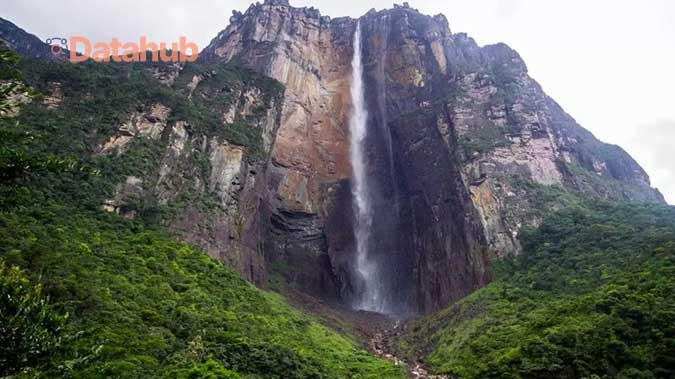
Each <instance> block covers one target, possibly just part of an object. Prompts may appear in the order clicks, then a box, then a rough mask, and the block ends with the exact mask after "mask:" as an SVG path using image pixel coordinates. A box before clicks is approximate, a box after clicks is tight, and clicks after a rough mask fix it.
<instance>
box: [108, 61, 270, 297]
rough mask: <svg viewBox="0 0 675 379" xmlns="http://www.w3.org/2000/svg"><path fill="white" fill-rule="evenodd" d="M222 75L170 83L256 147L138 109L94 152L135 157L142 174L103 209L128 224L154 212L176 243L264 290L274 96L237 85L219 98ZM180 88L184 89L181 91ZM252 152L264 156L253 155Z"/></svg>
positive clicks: (168, 112)
mask: <svg viewBox="0 0 675 379" xmlns="http://www.w3.org/2000/svg"><path fill="white" fill-rule="evenodd" d="M190 75H192V74H190ZM226 75H230V76H233V75H235V74H234V73H232V72H228V71H227V70H225V71H224V72H218V73H214V72H212V71H210V70H206V71H204V72H201V73H200V74H197V75H193V76H191V77H190V78H186V80H184V81H182V82H180V83H176V85H175V86H174V89H175V90H176V91H188V92H189V95H190V96H192V95H194V96H198V97H199V100H202V101H207V100H208V101H212V100H214V101H217V102H218V104H219V105H218V106H220V107H222V108H223V110H224V109H227V111H226V112H225V111H223V110H219V111H217V112H214V113H216V114H220V115H221V116H222V117H221V120H220V122H222V126H221V127H220V128H219V129H227V128H228V127H233V126H232V125H234V124H235V123H236V124H237V125H238V127H240V128H252V129H256V130H258V133H259V134H260V136H261V137H260V138H261V141H260V146H251V147H250V148H249V147H246V146H242V145H238V144H235V143H232V142H230V141H228V140H227V139H225V138H223V137H222V136H220V135H219V134H218V133H219V131H218V130H216V131H215V134H214V131H208V130H203V129H199V128H196V127H195V126H193V125H191V124H189V123H188V122H186V121H183V120H181V119H180V118H176V117H177V116H176V114H177V112H176V111H175V110H174V109H171V108H169V107H168V106H166V105H164V104H160V103H155V104H152V105H150V106H148V107H147V108H143V109H138V110H137V111H136V112H133V113H132V114H130V115H129V117H128V120H127V121H126V122H124V123H122V124H121V125H120V126H119V127H118V129H117V131H116V133H115V134H114V135H112V136H111V137H109V138H108V139H107V140H106V141H104V142H103V143H102V144H101V145H100V146H99V147H98V149H97V151H98V154H108V155H118V156H119V155H123V154H140V155H141V157H142V159H144V160H145V162H144V164H145V165H146V166H147V167H148V170H147V171H144V172H141V173H140V174H141V176H128V177H126V179H125V180H124V181H123V182H122V183H120V184H118V185H117V187H116V189H115V191H114V194H113V196H112V197H111V198H109V199H107V200H106V201H105V202H104V204H103V208H104V209H105V210H107V211H109V212H116V213H119V214H121V215H122V216H124V217H127V218H136V217H147V213H148V212H149V211H151V212H155V213H156V212H159V213H161V218H162V219H163V222H165V223H166V224H167V226H168V227H169V228H170V229H171V230H172V231H173V232H175V233H176V234H177V235H179V236H180V237H182V239H184V240H186V241H188V242H191V243H193V244H195V245H197V246H200V247H201V248H203V249H205V250H206V251H207V252H208V253H209V255H210V256H212V257H213V258H216V259H219V260H222V261H224V262H226V263H227V264H228V265H229V266H230V267H232V268H233V269H235V270H237V271H238V272H239V273H241V274H242V276H243V277H245V278H246V279H248V280H250V281H252V282H254V283H256V284H258V285H265V284H266V283H267V273H268V270H267V263H266V260H265V256H264V252H263V244H262V240H263V235H264V233H265V232H266V230H267V229H268V227H267V226H268V225H269V223H268V220H269V211H268V210H267V209H268V205H267V204H268V198H269V197H270V195H269V193H268V191H267V186H266V183H267V179H266V175H267V174H266V172H267V171H266V166H267V160H268V158H267V157H268V156H269V149H270V148H271V146H272V144H273V141H274V136H275V135H276V130H277V128H278V122H279V110H280V107H279V106H278V105H277V104H278V103H277V102H278V100H277V99H278V96H276V95H275V96H271V95H270V94H263V89H261V88H260V87H256V86H255V85H254V84H243V83H241V82H236V81H235V82H233V83H231V84H230V85H231V87H230V86H228V87H227V91H229V92H227V93H226V95H227V96H223V94H222V93H216V92H217V91H220V90H222V88H220V87H219V85H220V84H219V83H220V82H219V81H218V80H219V78H221V77H224V76H226ZM175 79H176V78H174V80H173V81H174V82H175V81H176V80H175ZM237 80H238V79H237ZM266 80H269V79H266ZM262 82H263V83H264V82H265V80H263V81H262ZM183 83H188V84H187V85H186V86H185V88H182V87H179V86H181V85H183ZM164 84H167V85H168V83H164ZM232 84H236V86H232ZM214 88H217V91H216V92H214ZM236 88H239V89H236ZM230 92H232V94H234V95H233V96H230V95H231V94H230ZM225 99H229V101H225ZM258 149H262V152H257V153H256V154H254V153H253V150H256V151H257V150H258Z"/></svg>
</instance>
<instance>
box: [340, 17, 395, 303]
mask: <svg viewBox="0 0 675 379" xmlns="http://www.w3.org/2000/svg"><path fill="white" fill-rule="evenodd" d="M351 98H352V112H351V117H350V120H349V132H350V154H349V158H350V161H351V165H352V170H353V179H352V199H353V203H354V213H355V215H354V218H355V222H354V234H355V235H354V237H355V238H354V240H355V243H356V254H355V256H356V261H355V269H356V272H357V274H358V275H359V276H360V278H359V279H360V282H361V283H362V284H361V287H362V288H359V291H358V292H359V293H358V294H357V298H356V300H355V304H354V307H355V308H356V309H362V310H368V311H374V312H381V313H386V311H387V309H386V305H385V299H384V296H383V293H382V292H383V288H382V287H383V281H382V277H381V275H380V272H379V267H378V264H377V263H376V262H375V261H373V260H372V259H371V257H369V254H368V253H369V248H368V247H369V245H370V237H371V233H370V230H371V226H372V222H373V209H372V204H371V201H370V193H369V190H370V188H369V185H368V173H367V172H366V158H365V155H364V147H365V142H366V135H367V129H366V126H367V121H368V111H367V110H366V108H365V98H364V93H363V66H362V63H361V24H360V23H359V22H358V21H357V24H356V31H355V32H354V56H353V58H352V82H351Z"/></svg>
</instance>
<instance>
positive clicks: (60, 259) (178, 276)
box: [0, 62, 403, 379]
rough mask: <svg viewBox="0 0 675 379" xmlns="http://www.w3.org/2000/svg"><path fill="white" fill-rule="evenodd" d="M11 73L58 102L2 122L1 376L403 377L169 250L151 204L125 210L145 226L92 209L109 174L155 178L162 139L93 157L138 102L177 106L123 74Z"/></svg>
mask: <svg viewBox="0 0 675 379" xmlns="http://www.w3.org/2000/svg"><path fill="white" fill-rule="evenodd" d="M21 67H22V72H23V74H24V75H25V77H26V78H27V80H29V82H30V83H33V84H35V85H37V86H38V87H39V89H40V90H42V91H47V90H48V89H49V88H48V85H49V83H50V82H52V81H57V82H59V83H61V90H62V92H63V95H64V96H63V103H62V104H61V106H59V107H58V108H57V109H47V108H46V107H44V106H43V105H41V104H40V101H33V103H32V104H30V105H27V106H25V107H24V109H23V110H22V111H21V113H20V114H19V116H17V117H14V118H5V119H1V120H0V131H1V132H2V135H3V136H5V135H6V136H11V137H12V138H3V139H0V152H1V153H2V155H1V156H0V157H1V158H2V160H0V163H2V164H0V178H1V179H2V180H0V193H1V194H2V202H1V203H0V241H2V243H1V244H0V261H1V262H3V263H2V264H1V265H0V295H1V296H2V299H0V331H2V335H0V345H1V346H2V347H0V377H16V378H54V377H68V378H102V377H114V378H226V379H233V378H250V379H256V378H280V379H281V378H284V379H285V378H336V379H337V378H373V379H375V378H401V377H402V376H403V374H402V372H401V371H400V369H399V368H396V367H394V366H393V365H392V364H390V363H388V362H386V361H383V360H380V359H377V358H375V357H373V356H371V355H369V354H368V353H367V352H366V351H364V350H363V349H362V348H360V347H359V346H358V345H357V344H356V343H355V342H354V341H352V340H351V339H349V338H347V337H345V336H341V335H339V334H338V333H336V332H335V331H332V330H330V329H328V328H326V327H324V326H322V325H321V324H320V323H319V322H317V321H316V320H315V319H313V318H312V317H309V316H306V315H303V314H301V313H300V312H298V311H296V310H294V309H293V308H292V307H290V306H289V305H288V304H287V303H286V302H285V301H284V300H283V298H281V297H280V296H279V295H276V294H272V293H268V292H264V291H261V290H258V289H256V288H255V287H253V286H252V285H251V284H249V283H248V282H246V281H244V280H243V279H241V278H240V277H239V276H237V275H236V274H234V273H233V272H232V271H231V270H229V269H228V268H226V267H225V266H224V265H223V264H222V263H221V262H218V261H215V260H212V259H210V258H209V257H208V256H207V255H206V254H205V253H203V252H201V251H198V250H196V249H194V248H192V247H190V246H188V245H185V244H183V243H180V242H177V241H175V240H174V239H173V238H172V236H171V235H169V234H168V232H167V231H166V230H164V228H163V227H162V226H161V223H160V222H159V221H160V220H159V219H158V218H157V217H150V216H151V214H152V213H153V212H151V210H152V209H154V208H156V204H155V203H153V202H152V201H148V200H147V199H138V204H131V205H130V206H138V207H140V208H143V209H144V210H145V211H146V212H145V214H146V215H148V217H143V215H141V217H137V218H136V219H135V220H127V219H124V218H122V217H120V216H118V215H116V214H109V213H106V212H104V211H102V210H101V205H102V200H103V199H105V198H106V197H107V196H110V194H111V193H112V191H113V189H114V187H115V185H116V184H117V183H119V182H121V181H122V179H123V178H125V177H126V176H128V175H133V174H139V175H140V174H144V175H148V172H147V171H148V170H150V171H152V170H154V169H156V164H157V162H158V160H159V159H160V158H161V154H162V151H163V149H164V145H163V144H164V143H165V142H163V141H161V140H151V139H143V138H141V139H137V140H135V141H134V142H133V143H131V144H130V145H129V147H128V149H127V151H126V152H125V153H124V154H119V155H97V154H95V146H97V145H98V144H100V143H101V141H104V140H106V139H107V138H109V136H110V135H112V134H113V133H114V132H115V130H116V128H117V126H118V125H119V124H120V123H121V122H123V121H125V120H126V118H127V117H128V115H129V113H130V112H133V111H134V110H136V109H137V107H142V106H145V105H149V104H151V103H154V102H155V101H159V102H162V103H164V102H167V104H169V105H174V106H175V104H176V103H171V101H172V99H173V100H174V101H187V100H185V99H182V100H180V99H177V98H172V95H171V93H170V92H171V91H170V89H168V88H166V89H165V88H164V87H162V86H160V85H159V84H157V83H156V82H155V81H154V79H152V78H151V77H149V76H147V75H146V74H145V73H144V72H143V71H142V70H138V71H136V70H135V69H134V68H133V67H124V66H123V65H115V64H94V63H85V64H78V65H69V64H60V63H49V64H48V65H45V64H43V63H39V62H25V63H24V64H23V65H22V66H21ZM176 96H179V95H176ZM37 100H39V98H38V99H37ZM191 122H194V125H193V127H194V128H202V127H204V129H200V130H202V132H203V133H208V130H207V129H208V128H206V126H205V125H200V124H199V121H198V120H196V121H194V120H193V121H191ZM16 157H19V158H21V160H18V159H15V158H16ZM5 158H7V159H5ZM46 158H50V159H51V158H53V159H56V160H57V161H58V162H66V163H67V164H58V165H45V164H42V163H40V162H45V161H46ZM17 162H19V163H20V164H19V165H17ZM26 162H27V163H26ZM35 162H38V163H40V164H35ZM71 162H72V164H71ZM24 163H25V164H24Z"/></svg>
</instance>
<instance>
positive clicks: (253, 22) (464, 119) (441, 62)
mask: <svg viewBox="0 0 675 379" xmlns="http://www.w3.org/2000/svg"><path fill="white" fill-rule="evenodd" d="M358 22H359V23H360V26H361V30H362V35H363V37H362V38H363V39H362V41H361V45H362V46H363V51H362V55H363V62H362V63H363V66H364V72H363V78H364V85H365V101H366V105H367V109H368V113H369V118H368V120H367V129H368V135H367V138H366V149H365V150H366V161H367V170H368V175H369V182H370V183H371V184H372V186H371V187H372V188H370V191H371V192H372V193H371V194H370V195H371V196H370V197H371V198H372V199H373V201H374V204H373V209H374V212H373V213H374V220H375V223H374V224H373V227H372V230H371V232H370V234H371V236H372V241H371V243H370V245H369V251H370V252H371V254H372V255H373V259H374V261H376V262H377V263H378V264H380V265H381V266H382V267H384V268H385V269H386V273H387V275H386V277H387V279H385V280H387V283H384V284H383V285H384V286H385V287H386V288H388V292H389V293H388V296H389V297H390V301H391V302H393V303H395V304H397V305H398V306H397V309H396V312H397V313H401V314H410V313H427V312H430V311H433V310H436V309H439V308H441V307H442V306H444V305H446V304H447V303H449V302H452V301H454V300H456V299H459V298H461V297H463V296H465V295H466V294H468V293H470V292H471V291H472V290H474V289H476V288H479V287H481V286H483V285H485V284H486V283H487V282H488V281H489V280H490V277H489V270H488V269H489V265H490V262H491V261H492V260H493V259H495V258H496V257H499V256H507V255H511V254H518V252H519V250H520V246H519V245H518V239H517V237H518V233H519V231H520V229H521V228H522V227H523V226H526V225H536V224H537V223H538V222H539V216H537V214H538V213H537V212H533V210H534V209H536V208H537V206H538V202H537V199H536V196H535V194H534V193H533V191H532V189H533V188H536V189H544V190H545V189H552V188H555V189H557V190H560V191H567V192H570V193H579V194H582V195H584V196H594V197H600V198H609V199H621V200H628V201H647V202H663V198H662V196H661V195H660V194H659V192H658V191H657V190H654V189H652V188H651V187H650V183H649V178H648V176H647V175H646V173H645V172H644V171H643V170H642V168H640V166H639V165H638V164H637V163H636V162H635V161H634V160H633V159H632V158H631V157H630V156H628V155H627V154H626V153H625V152H624V151H623V150H621V148H619V147H617V146H612V145H607V144H604V143H602V142H600V141H598V140H597V139H596V138H595V137H593V135H592V134H591V133H590V132H588V131H586V130H585V129H583V128H582V127H580V126H579V125H578V124H577V123H576V122H575V121H574V119H573V118H571V117H570V116H569V115H567V114H566V113H565V112H564V111H563V110H562V109H561V108H560V106H559V105H558V104H556V103H555V101H553V100H552V99H551V98H549V97H548V96H547V95H546V94H545V93H544V92H543V91H542V89H541V87H540V86H539V85H538V84H537V83H536V82H535V81H534V80H533V79H532V78H530V77H529V76H528V73H527V67H526V65H525V63H524V62H523V61H522V59H521V58H520V57H519V55H518V54H517V53H516V52H515V51H513V50H512V49H510V48H509V47H507V46H506V45H503V44H497V45H490V46H484V47H479V46H478V45H477V44H476V43H475V42H474V41H473V40H472V39H471V38H469V37H468V36H467V35H465V34H461V33H459V34H453V33H451V31H450V29H449V27H448V23H447V20H446V19H445V17H444V16H442V15H437V16H433V17H431V16H426V15H423V14H421V13H419V12H418V11H416V10H415V9H412V8H410V7H409V6H408V5H407V4H406V5H404V6H394V8H393V9H388V10H383V11H379V12H378V11H375V10H372V11H370V12H368V13H367V14H365V15H364V16H362V17H361V18H360V19H359V20H358ZM356 26H357V20H355V19H351V18H335V19H331V18H329V17H325V16H321V15H320V13H319V11H318V10H316V9H314V8H295V7H292V6H290V5H289V4H288V2H286V1H285V0H267V1H265V3H263V4H260V3H257V4H254V5H251V6H250V7H249V8H248V10H247V11H246V12H245V13H240V12H236V11H235V12H233V15H232V17H231V19H230V25H229V26H228V27H227V28H226V29H225V30H224V31H222V32H221V33H219V34H218V36H216V38H214V39H213V40H212V41H211V44H210V45H209V46H208V47H206V48H205V49H204V51H203V52H202V53H201V54H200V61H199V62H198V63H197V65H181V64H173V65H172V64H168V65H155V66H151V67H150V68H149V70H150V71H151V75H153V76H154V77H155V78H156V79H157V80H158V81H160V82H161V83H163V84H164V85H166V86H169V87H170V88H171V89H173V90H175V91H178V92H180V93H181V94H184V95H185V97H186V98H187V99H188V100H190V101H193V102H195V103H198V104H201V105H202V106H204V107H208V108H209V109H211V110H215V112H216V114H218V115H219V116H218V121H217V122H218V123H220V125H222V126H223V127H224V128H225V127H226V128H230V129H232V130H237V131H238V132H237V133H240V134H243V135H248V134H247V133H248V132H249V131H251V130H255V131H256V135H258V134H259V136H260V141H259V143H257V144H254V145H248V146H245V144H242V143H237V142H236V141H233V139H232V138H230V137H232V136H227V135H225V136H224V137H223V136H222V135H219V134H218V133H216V134H212V133H211V134H209V133H205V132H203V131H202V132H200V131H197V130H195V128H194V127H193V125H190V124H189V123H187V122H186V121H185V120H184V119H182V118H181V116H180V112H179V111H180V110H176V109H171V108H170V107H169V106H168V105H167V104H161V103H155V104H151V105H146V106H144V107H139V108H138V109H137V110H136V112H134V113H133V114H130V115H129V118H128V121H127V122H125V123H123V124H121V125H120V126H119V128H118V129H117V131H116V132H115V134H114V135H112V136H109V138H107V139H106V140H104V141H101V144H100V146H98V148H97V149H96V153H97V154H108V155H115V154H125V152H127V151H128V150H129V149H130V148H131V147H133V146H137V145H138V144H139V143H140V144H143V143H147V144H149V145H153V144H154V145H158V146H160V148H158V150H156V151H155V150H153V151H155V153H153V155H151V157H152V159H155V161H152V162H151V163H152V165H151V167H152V169H150V170H149V171H148V172H147V173H144V175H143V176H142V177H141V176H129V177H127V178H126V179H125V180H123V181H122V182H121V183H119V184H118V186H117V188H116V190H115V193H114V194H113V196H111V198H109V199H107V200H106V202H105V204H103V206H104V208H105V209H106V210H108V211H111V212H117V213H120V214H122V215H124V216H125V217H140V216H142V215H139V213H138V212H137V207H136V206H135V205H136V204H137V203H138V202H145V203H148V202H157V203H158V204H159V205H161V206H163V207H168V208H170V209H173V210H174V212H172V213H170V214H169V216H168V217H167V218H166V220H165V221H166V223H167V224H168V226H169V227H170V228H171V230H173V231H174V232H175V233H177V234H178V235H179V236H181V237H182V238H184V239H186V240H188V241H190V242H192V243H195V244H197V245H199V246H201V247H203V248H204V249H206V250H207V251H208V252H209V254H210V255H211V256H212V257H215V258H218V259H221V260H223V261H225V262H227V263H228V264H229V265H230V266H232V267H233V268H234V269H236V270H238V271H239V272H240V273H241V274H242V275H243V276H244V277H246V278H247V279H249V280H251V281H253V282H254V283H256V284H259V285H265V284H266V283H267V281H268V276H270V275H269V274H270V273H274V274H275V275H276V274H280V275H281V277H282V278H283V279H284V280H285V281H287V282H288V283H289V284H290V285H291V286H293V287H294V288H296V289H299V290H301V291H304V292H306V293H308V294H311V295H314V296H316V297H319V298H321V299H324V300H326V301H327V302H339V303H349V302H350V301H351V299H353V298H354V297H355V296H356V295H357V293H358V291H359V287H360V283H359V280H360V278H359V277H358V276H357V275H356V274H355V272H354V264H353V263H354V250H355V249H354V237H353V230H352V224H353V219H354V217H353V206H352V194H351V177H352V169H351V165H350V162H349V127H348V124H349V115H350V109H351V104H350V101H351V98H350V78H351V74H352V73H351V64H350V63H351V59H352V56H353V46H352V45H353V35H354V31H355V29H356ZM0 37H2V38H4V39H7V40H9V41H10V43H11V44H12V45H14V47H15V48H16V49H17V50H18V51H19V52H21V53H22V54H24V55H28V56H32V57H37V58H47V59H52V58H49V57H47V56H45V53H46V52H48V50H45V49H44V48H45V46H46V45H44V44H43V45H39V46H34V45H38V42H39V40H37V38H35V37H34V36H30V35H28V34H27V33H25V32H23V31H22V30H21V29H19V28H17V27H16V26H14V25H13V24H11V23H8V22H6V21H4V20H0ZM22 41H23V42H22ZM36 41H37V42H36ZM22 49H23V50H22ZM219 67H225V68H227V69H226V70H225V71H224V72H223V71H219V70H218V68H219ZM232 67H244V68H246V69H248V70H249V71H250V70H253V71H257V72H258V74H263V75H264V76H268V77H270V78H272V79H276V80H277V81H278V82H281V83H282V84H283V85H284V87H285V89H281V90H280V89H278V88H277V90H276V92H275V91H271V88H275V87H274V85H273V83H271V82H274V81H273V80H270V79H266V80H268V81H269V82H266V81H265V80H262V81H261V80H259V79H255V75H254V76H251V75H249V73H248V72H239V73H238V74H237V75H238V76H237V77H238V78H239V79H238V80H236V81H231V80H228V79H227V78H229V77H230V76H231V75H232V72H231V70H232ZM228 70H230V71H228ZM228 72H229V73H228ZM228 75H229V76H228ZM258 76H260V75H258ZM242 78H243V79H242ZM275 83H276V82H275ZM52 87H53V88H52V89H51V90H50V92H49V93H48V94H47V95H48V96H47V97H46V98H45V103H44V105H45V106H47V107H52V108H58V107H59V106H60V104H61V101H62V98H63V94H62V93H61V91H60V87H59V83H53V86H52ZM50 88H51V87H50ZM271 92H274V94H271ZM223 99H225V100H226V101H225V100H223ZM216 129H218V128H216ZM221 132H222V131H221ZM234 137H236V135H235V136H234ZM235 139H236V138H235ZM154 145H153V146H154ZM214 210H215V211H214Z"/></svg>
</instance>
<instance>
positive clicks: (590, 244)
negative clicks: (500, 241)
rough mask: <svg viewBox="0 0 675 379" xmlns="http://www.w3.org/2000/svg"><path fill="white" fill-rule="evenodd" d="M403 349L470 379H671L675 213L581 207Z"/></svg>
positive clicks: (545, 228) (537, 234) (420, 326)
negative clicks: (493, 279)
mask: <svg viewBox="0 0 675 379" xmlns="http://www.w3.org/2000/svg"><path fill="white" fill-rule="evenodd" d="M522 241H523V244H524V250H525V251H524V253H523V255H522V256H521V257H519V258H517V259H515V260H512V261H508V262H505V263H504V264H503V265H502V266H501V267H499V268H498V269H497V271H498V272H497V279H496V280H495V281H494V282H493V283H492V284H490V285H488V286H487V287H486V288H483V289H481V290H479V291H476V292H475V293H473V294H472V295H470V296H469V297H467V298H465V299H464V300H462V301H461V302H459V303H457V304H455V305H453V306H451V307H449V308H447V309H445V310H443V311H441V312H440V313H438V314H435V315H432V316H429V317H427V318H425V319H423V320H419V321H417V322H415V323H414V324H413V325H411V327H410V329H409V333H408V335H406V336H405V337H404V338H403V339H402V340H400V341H399V347H400V348H401V349H402V350H403V351H406V352H407V353H408V354H420V355H422V356H425V358H426V361H427V363H428V364H429V366H430V367H432V368H433V370H434V371H436V372H439V373H451V374H458V375H459V376H460V377H462V378H672V377H673V375H675V358H673V357H675V354H674V353H675V297H674V296H673V293H675V209H673V208H672V207H670V208H669V207H664V206H656V205H655V206H640V205H634V204H630V205H629V204H626V205H620V204H619V205H610V204H594V205H588V206H582V205H577V206H575V207H570V208H566V209H563V210H561V211H559V212H557V213H555V214H551V215H549V216H548V217H547V218H546V219H545V221H544V223H543V225H542V226H541V227H540V228H539V229H537V230H530V231H527V232H526V233H525V235H524V236H523V237H522Z"/></svg>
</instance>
